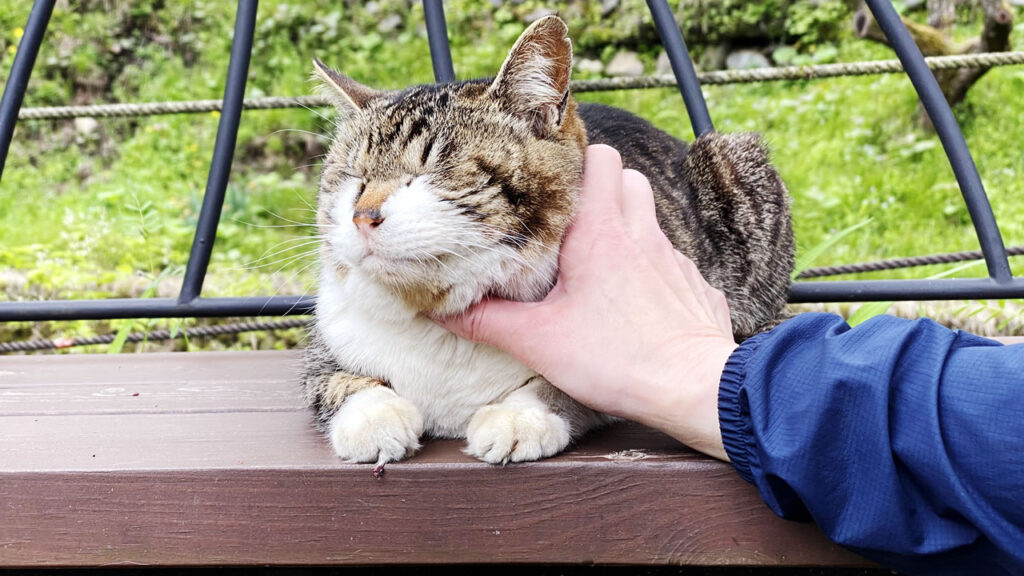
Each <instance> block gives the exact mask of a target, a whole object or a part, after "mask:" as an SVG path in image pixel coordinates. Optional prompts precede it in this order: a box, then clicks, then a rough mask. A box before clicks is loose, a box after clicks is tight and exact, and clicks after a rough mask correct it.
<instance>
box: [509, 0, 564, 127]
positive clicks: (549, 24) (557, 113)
mask: <svg viewBox="0 0 1024 576" xmlns="http://www.w3.org/2000/svg"><path fill="white" fill-rule="evenodd" d="M568 34H569V28H568V27H566V25H565V22H562V19H561V18H559V17H557V16H546V17H544V18H541V19H540V20H537V21H536V22H534V23H533V24H531V25H530V27H529V28H527V29H526V31H525V32H523V34H522V35H521V36H519V40H517V41H516V43H515V45H514V46H512V50H510V51H509V54H508V58H506V59H505V63H504V64H502V65H501V70H500V71H499V72H498V76H497V77H496V78H495V79H494V83H493V84H491V88H490V91H491V94H492V95H493V96H494V97H495V98H498V99H500V100H501V101H502V103H503V104H504V105H505V106H506V107H507V109H508V110H509V111H510V112H512V113H513V114H516V115H518V116H521V117H524V118H527V119H529V120H531V121H532V126H533V129H534V131H535V132H536V133H538V134H541V133H544V132H545V131H548V130H552V129H556V128H557V127H558V126H559V125H560V124H561V123H562V115H563V114H564V112H565V106H566V103H567V102H568V98H569V76H570V74H571V72H572V41H571V40H569V35H568Z"/></svg>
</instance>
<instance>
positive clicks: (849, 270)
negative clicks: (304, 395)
mask: <svg viewBox="0 0 1024 576" xmlns="http://www.w3.org/2000/svg"><path fill="white" fill-rule="evenodd" d="M1006 255H1007V256H1021V255H1024V245H1021V246H1011V247H1009V248H1007V249H1006ZM983 258H984V255H983V254H982V253H981V250H972V251H968V252H948V253H945V254H930V255H927V256H912V257H910V258H893V259H890V260H878V261H875V262H862V263H860V264H846V265H843V266H822V267H818V268H808V269H806V270H804V271H803V272H801V273H800V274H798V275H797V278H798V279H804V278H821V277H823V276H839V275H842V274H857V273H860V272H877V271H879V270H895V269H897V268H913V267H915V266H928V265H931V264H952V263H954V262H964V261H967V260H981V259H983ZM307 324H308V321H307V320H300V319H296V318H292V319H288V320H279V321H276V322H236V323H232V324H218V325H215V326H197V327H195V328H186V329H184V330H180V331H178V333H177V334H175V335H174V336H173V338H180V337H183V336H188V337H190V338H195V337H210V336H220V335H223V334H237V333H240V332H254V331H257V330H286V329H289V328H300V327H303V326H306V325H307ZM116 338H117V335H116V334H102V335H99V336H88V337H82V338H58V339H55V340H43V339H40V340H25V341H22V342H0V353H6V352H32V351H39V350H54V349H64V348H71V347H74V346H90V345H97V344H110V343H111V342H113V341H114V340H115V339H116ZM171 339H172V336H171V333H170V331H169V330H154V331H152V332H148V333H142V332H132V333H131V334H129V335H128V337H127V338H126V339H125V341H126V342H142V341H150V340H152V341H154V342H156V341H164V340H171Z"/></svg>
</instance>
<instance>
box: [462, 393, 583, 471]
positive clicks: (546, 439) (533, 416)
mask: <svg viewBox="0 0 1024 576" xmlns="http://www.w3.org/2000/svg"><path fill="white" fill-rule="evenodd" d="M466 440H467V442H468V445H467V446H466V450H465V452H466V453H467V454H469V455H470V456H475V457H477V458H479V459H481V460H483V461H485V462H490V463H491V464H505V463H507V462H524V461H528V460H538V459H540V458H546V457H548V456H553V455H555V454H557V453H559V452H561V451H562V449H564V448H565V447H566V446H568V445H569V440H570V436H569V424H568V423H567V422H566V421H565V420H564V419H563V418H562V417H560V416H558V415H557V414H554V413H553V412H550V411H548V410H545V409H543V408H539V407H534V406H529V407H522V406H514V405H513V406H503V405H501V404H495V405H492V406H484V407H483V408H481V409H480V410H478V411H477V413H476V414H475V415H473V419H472V420H470V422H469V428H468V429H467V431H466Z"/></svg>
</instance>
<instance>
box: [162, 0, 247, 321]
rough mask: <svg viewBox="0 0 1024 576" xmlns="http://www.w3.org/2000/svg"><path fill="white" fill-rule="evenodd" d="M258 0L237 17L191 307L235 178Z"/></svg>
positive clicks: (194, 262)
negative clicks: (230, 178)
mask: <svg viewBox="0 0 1024 576" xmlns="http://www.w3.org/2000/svg"><path fill="white" fill-rule="evenodd" d="M257 5H258V0H239V1H238V13H237V14H236V15H235V35H234V38H233V39H232V41H231V61H230V63H229V64H228V78H227V85H226V86H225V88H224V105H223V108H222V109H221V113H220V124H219V125H218V126H217V141H216V143H215V144H214V147H213V159H212V161H211V163H210V175H209V177H208V178H207V180H206V193H205V194H204V195H203V207H202V210H201V211H200V212H199V223H198V225H197V226H196V234H195V237H194V239H193V240H192V251H191V253H190V254H189V257H188V267H187V268H186V269H185V279H184V281H183V282H182V285H181V293H180V294H179V295H178V302H181V303H188V302H192V301H193V300H195V299H197V298H199V294H200V293H201V292H202V290H203V280H205V279H206V268H207V267H208V266H209V264H210V254H211V253H212V252H213V242H214V240H216V238H217V224H218V223H219V222H220V212H221V208H222V207H223V205H224V192H225V190H227V186H228V176H230V174H231V161H232V159H233V157H234V154H235V140H236V139H237V137H238V124H239V122H240V121H241V119H242V97H243V96H244V95H245V82H246V77H247V76H248V74H249V58H250V56H251V55H252V39H253V33H254V31H255V29H256V8H257Z"/></svg>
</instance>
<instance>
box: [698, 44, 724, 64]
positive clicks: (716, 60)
mask: <svg viewBox="0 0 1024 576" xmlns="http://www.w3.org/2000/svg"><path fill="white" fill-rule="evenodd" d="M728 56H729V49H728V48H727V47H726V46H725V45H724V44H713V45H711V46H708V47H706V48H704V53H703V54H702V55H701V57H700V62H698V63H697V64H698V66H700V68H701V70H721V69H722V68H725V59H726V58H727V57H728Z"/></svg>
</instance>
